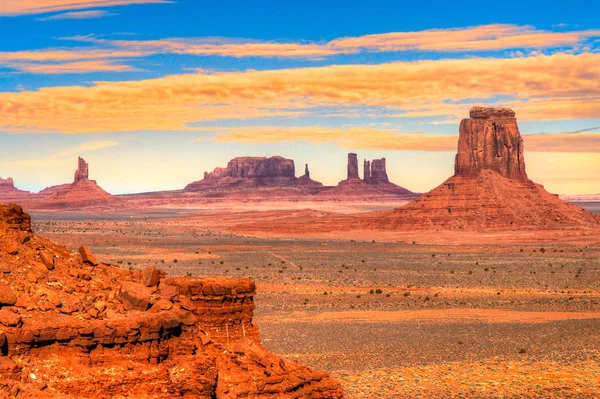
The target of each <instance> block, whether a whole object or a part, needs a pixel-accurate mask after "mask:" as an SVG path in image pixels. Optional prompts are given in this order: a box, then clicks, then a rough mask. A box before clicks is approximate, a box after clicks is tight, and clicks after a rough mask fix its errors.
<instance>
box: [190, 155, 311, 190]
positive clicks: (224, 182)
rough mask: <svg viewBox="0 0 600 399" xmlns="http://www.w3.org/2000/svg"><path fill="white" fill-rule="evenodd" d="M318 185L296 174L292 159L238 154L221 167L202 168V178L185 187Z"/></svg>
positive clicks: (231, 187) (201, 188) (308, 186)
mask: <svg viewBox="0 0 600 399" xmlns="http://www.w3.org/2000/svg"><path fill="white" fill-rule="evenodd" d="M295 186H301V187H307V188H319V187H322V184H321V183H319V182H316V181H314V180H312V179H311V178H310V175H306V174H305V175H304V176H303V178H297V177H296V170H295V165H294V161H293V160H291V159H287V158H283V157H279V156H275V157H270V158H266V157H238V158H234V159H232V160H231V161H229V163H228V164H227V167H225V168H216V169H215V170H214V171H212V172H211V173H208V172H205V173H204V179H203V180H200V181H196V182H193V183H190V184H188V185H187V186H186V187H185V189H186V190H187V191H206V190H239V189H252V188H261V187H295Z"/></svg>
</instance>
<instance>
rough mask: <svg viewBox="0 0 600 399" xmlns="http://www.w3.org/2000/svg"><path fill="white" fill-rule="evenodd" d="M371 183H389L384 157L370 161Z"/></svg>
mask: <svg viewBox="0 0 600 399" xmlns="http://www.w3.org/2000/svg"><path fill="white" fill-rule="evenodd" d="M370 182H371V183H374V184H379V183H389V182H390V180H389V179H388V175H387V170H386V165H385V158H381V159H374V160H373V161H372V162H371V179H370Z"/></svg>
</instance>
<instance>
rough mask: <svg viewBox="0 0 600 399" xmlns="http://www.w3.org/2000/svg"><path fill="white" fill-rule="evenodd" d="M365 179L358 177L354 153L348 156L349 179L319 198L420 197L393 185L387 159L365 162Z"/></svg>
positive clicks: (325, 191)
mask: <svg viewBox="0 0 600 399" xmlns="http://www.w3.org/2000/svg"><path fill="white" fill-rule="evenodd" d="M363 170H364V179H363V180H361V179H360V178H359V176H358V157H357V155H356V154H354V153H350V154H348V178H347V179H346V180H342V181H341V182H339V183H338V185H337V186H336V187H334V188H328V189H324V190H322V191H321V192H320V193H319V194H318V195H319V197H325V198H331V199H332V200H340V199H346V198H352V199H353V200H356V199H363V200H379V199H381V198H382V197H383V196H394V198H402V199H413V198H416V197H417V196H418V194H415V193H413V192H411V191H409V190H407V189H405V188H403V187H400V186H397V185H395V184H393V183H391V182H390V181H389V180H388V177H387V171H386V165H385V158H382V159H375V160H373V162H371V161H368V160H365V161H364V164H363Z"/></svg>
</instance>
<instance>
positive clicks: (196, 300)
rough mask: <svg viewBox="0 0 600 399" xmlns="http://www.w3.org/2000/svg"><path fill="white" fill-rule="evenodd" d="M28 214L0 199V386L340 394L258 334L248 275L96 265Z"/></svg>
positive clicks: (31, 393)
mask: <svg viewBox="0 0 600 399" xmlns="http://www.w3.org/2000/svg"><path fill="white" fill-rule="evenodd" d="M5 215H8V216H5ZM27 219H29V218H28V216H27V215H25V214H23V213H22V210H19V208H18V207H15V206H11V207H10V208H7V207H5V206H2V205H0V237H2V239H1V241H0V270H2V272H1V275H2V282H0V396H2V394H6V393H10V394H11V395H12V396H15V395H18V397H19V398H42V399H43V398H55V397H61V398H81V397H86V398H100V397H135V398H156V399H171V398H175V397H186V398H197V399H215V398H216V399H234V398H240V397H245V398H265V399H266V398H274V397H277V398H290V399H291V398H307V399H327V398H331V399H335V398H342V392H341V389H340V385H339V384H338V383H337V382H336V381H335V380H333V379H332V378H331V377H330V376H328V375H327V374H326V373H323V372H319V371H315V370H311V369H309V368H307V367H305V366H303V365H301V364H299V363H297V362H295V361H291V360H287V359H283V358H280V357H279V356H277V355H274V354H271V353H269V352H268V351H267V350H266V349H265V348H264V347H263V346H262V345H261V344H260V338H259V331H258V327H257V326H256V325H255V324H254V323H253V311H254V307H255V305H254V296H255V293H256V287H255V285H254V283H253V282H252V281H250V280H247V279H227V278H187V277H167V276H166V275H165V274H164V273H161V272H160V271H158V270H156V269H154V268H152V267H149V268H146V269H144V270H141V271H137V270H124V269H120V268H118V267H115V266H112V265H108V264H105V263H102V262H101V261H100V262H97V265H92V264H90V263H89V262H85V261H84V258H83V256H80V254H77V253H74V252H72V251H70V250H69V249H67V248H65V247H63V246H60V245H57V244H55V243H53V242H51V241H49V240H47V239H45V238H43V237H40V236H37V235H35V234H33V233H31V232H30V230H29V229H28V226H27V224H24V225H19V224H18V223H14V221H15V220H27ZM17 226H20V227H17ZM84 253H85V254H86V255H85V256H86V257H87V259H89V257H90V256H93V255H92V254H91V251H90V250H89V249H85V251H84ZM82 255H83V254H82ZM48 264H51V266H52V267H48ZM4 396H5V395H4ZM4 396H2V397H4Z"/></svg>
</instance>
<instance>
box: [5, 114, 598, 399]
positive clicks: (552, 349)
mask: <svg viewBox="0 0 600 399" xmlns="http://www.w3.org/2000/svg"><path fill="white" fill-rule="evenodd" d="M459 130H460V136H459V140H458V152H457V156H456V161H455V170H454V175H453V176H452V177H450V178H449V179H448V180H447V181H445V182H444V183H442V184H441V185H440V186H439V187H437V188H435V189H434V190H432V191H430V192H428V193H425V194H416V193H412V192H410V191H409V190H407V189H405V188H402V187H401V186H398V185H395V184H393V183H392V182H390V181H389V179H388V176H387V173H386V162H393V160H386V159H376V160H373V161H365V162H364V169H363V171H364V174H363V178H362V179H361V178H360V177H359V170H358V157H357V155H356V154H353V153H351V154H349V157H348V168H347V172H348V173H347V179H346V180H343V181H341V182H340V183H339V184H338V185H337V186H335V187H325V186H323V185H322V184H321V183H319V182H316V181H314V180H312V179H311V176H310V172H309V168H308V165H307V166H306V167H305V174H304V175H302V176H301V177H296V176H295V174H296V173H295V165H294V162H293V161H292V160H290V159H286V158H283V157H272V158H257V157H240V158H235V159H233V160H232V161H230V162H229V164H228V165H227V167H225V168H216V169H215V170H214V171H213V172H211V173H208V172H207V173H205V174H204V178H203V179H202V180H200V181H197V182H193V183H190V184H189V185H188V186H187V187H185V188H184V189H182V190H180V191H170V192H156V193H145V194H135V195H126V196H113V195H110V194H108V193H107V192H106V191H105V190H103V189H102V188H101V187H99V186H98V184H97V183H96V182H95V181H94V180H90V179H89V173H90V171H89V169H91V168H89V166H88V164H87V163H86V162H85V161H84V160H83V159H81V158H80V159H79V163H78V168H77V170H76V172H75V177H74V181H73V183H70V184H63V185H59V186H53V187H49V188H47V189H45V190H43V191H41V192H40V193H37V194H32V193H29V192H25V191H21V190H18V189H17V188H15V187H14V182H13V181H12V179H6V180H3V184H2V191H1V196H2V201H3V202H6V203H7V204H8V203H14V202H17V203H19V204H20V205H8V206H3V207H2V213H1V214H2V219H1V224H0V226H1V228H2V248H1V251H0V256H1V257H0V266H2V273H3V274H2V281H1V283H0V288H1V290H2V291H1V292H0V303H1V304H2V309H1V310H0V323H1V324H2V326H3V327H2V330H1V331H2V333H1V334H0V348H2V357H0V360H1V363H0V364H1V365H2V368H1V369H0V373H1V374H2V377H3V378H2V382H1V383H0V387H2V390H1V391H2V392H4V393H5V396H10V395H12V396H18V397H31V398H42V397H65V398H70V397H106V395H110V396H111V397H139V398H142V397H156V398H163V397H164V398H171V397H180V396H183V397H194V398H237V397H290V398H291V397H297V398H341V397H342V396H343V397H346V398H373V397H385V398H409V397H415V398H416V397H420V398H446V397H447V398H450V397H487V398H520V397H539V398H543V397H544V398H545V397H553V398H571V397H577V398H595V397H598V395H600V378H598V376H599V375H600V367H598V364H599V363H598V361H599V359H598V356H599V354H600V346H598V342H600V340H599V339H598V331H600V329H599V328H598V323H600V286H599V285H598V282H599V281H600V280H599V279H598V273H600V270H599V267H600V264H598V259H600V215H599V214H598V213H597V211H598V210H597V208H596V209H595V210H596V212H594V206H593V202H591V201H590V202H589V203H586V204H584V207H589V208H590V209H591V210H585V209H584V208H582V207H580V206H579V205H577V204H573V203H569V202H566V201H563V200H562V199H560V198H558V196H556V195H553V194H550V193H548V192H547V191H545V190H544V188H543V187H542V186H540V185H537V184H536V183H534V182H532V181H531V180H529V179H528V177H527V173H526V169H525V161H524V160H525V151H524V146H523V140H522V138H521V135H520V132H519V129H518V126H517V121H516V118H515V113H514V112H513V111H512V110H509V109H494V108H481V107H473V108H472V109H471V111H470V118H468V119H465V120H463V121H462V122H461V124H460V129H459ZM23 209H25V211H27V212H30V213H31V215H32V218H31V219H30V216H29V215H28V214H26V213H24V211H23ZM31 231H33V232H34V233H32V232H31ZM50 240H52V241H50ZM55 243H60V244H55ZM61 245H64V247H63V246H61ZM259 329H260V338H259ZM263 345H264V346H263ZM304 365H307V366H309V367H310V368H307V367H306V366H304ZM314 370H320V371H314Z"/></svg>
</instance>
